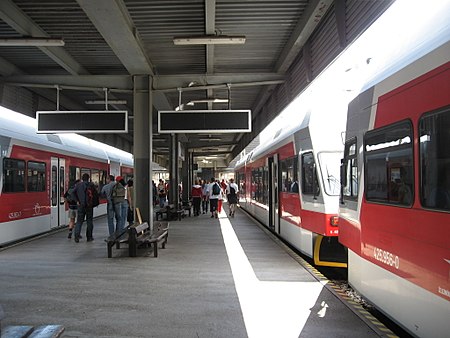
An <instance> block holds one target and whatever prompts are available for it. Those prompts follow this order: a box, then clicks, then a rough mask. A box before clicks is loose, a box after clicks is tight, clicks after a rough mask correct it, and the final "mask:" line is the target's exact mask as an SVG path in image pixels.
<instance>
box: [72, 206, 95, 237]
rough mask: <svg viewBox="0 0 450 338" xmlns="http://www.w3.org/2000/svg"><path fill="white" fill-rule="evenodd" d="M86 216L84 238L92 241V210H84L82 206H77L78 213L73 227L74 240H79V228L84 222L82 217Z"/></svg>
mask: <svg viewBox="0 0 450 338" xmlns="http://www.w3.org/2000/svg"><path fill="white" fill-rule="evenodd" d="M85 216H86V223H87V228H86V238H87V239H92V238H93V237H92V232H93V230H94V222H93V219H94V209H93V208H86V207H84V206H81V205H79V206H78V213H77V225H76V226H75V238H76V239H78V238H80V234H81V226H82V225H83V222H84V217H85Z"/></svg>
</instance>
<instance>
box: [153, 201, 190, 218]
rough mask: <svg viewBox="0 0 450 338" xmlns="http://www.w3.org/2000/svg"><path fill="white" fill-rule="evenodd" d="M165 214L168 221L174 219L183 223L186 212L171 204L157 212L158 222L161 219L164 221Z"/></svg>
mask: <svg viewBox="0 0 450 338" xmlns="http://www.w3.org/2000/svg"><path fill="white" fill-rule="evenodd" d="M164 214H166V219H167V220H168V221H171V220H173V219H178V220H179V221H181V217H182V216H183V214H184V210H178V209H177V208H175V205H173V204H169V205H167V206H165V207H163V208H159V209H158V210H156V212H155V219H156V220H158V219H159V217H161V220H162V219H164Z"/></svg>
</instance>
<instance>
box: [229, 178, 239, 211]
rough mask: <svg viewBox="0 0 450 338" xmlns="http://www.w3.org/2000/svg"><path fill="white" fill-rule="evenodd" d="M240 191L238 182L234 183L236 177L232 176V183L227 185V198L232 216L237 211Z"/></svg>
mask: <svg viewBox="0 0 450 338" xmlns="http://www.w3.org/2000/svg"><path fill="white" fill-rule="evenodd" d="M238 193H239V188H238V186H237V184H236V183H234V179H233V178H230V184H228V186H227V199H228V204H229V206H230V216H231V217H234V213H235V211H236V205H237V202H238Z"/></svg>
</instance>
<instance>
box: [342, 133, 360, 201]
mask: <svg viewBox="0 0 450 338" xmlns="http://www.w3.org/2000/svg"><path fill="white" fill-rule="evenodd" d="M341 182H342V187H343V191H342V193H343V195H344V196H345V197H346V198H350V199H356V198H357V197H358V185H359V184H358V157H357V153H356V138H353V139H351V140H349V141H347V142H346V143H345V148H344V160H343V172H342V173H341Z"/></svg>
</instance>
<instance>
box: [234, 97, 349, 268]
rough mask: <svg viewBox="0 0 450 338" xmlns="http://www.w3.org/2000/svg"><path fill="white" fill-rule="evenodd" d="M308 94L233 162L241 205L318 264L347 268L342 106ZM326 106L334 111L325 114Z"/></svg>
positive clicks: (296, 102) (286, 111) (290, 106)
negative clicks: (341, 207)
mask: <svg viewBox="0 0 450 338" xmlns="http://www.w3.org/2000/svg"><path fill="white" fill-rule="evenodd" d="M307 96H310V97H312V96H314V93H313V91H310V92H306V93H304V95H302V96H301V97H299V98H297V99H296V100H294V101H293V102H292V103H291V104H290V105H289V106H288V107H287V108H286V110H285V112H284V116H285V117H283V119H281V124H280V125H279V129H278V130H275V131H274V132H273V135H272V136H270V137H268V138H267V140H266V141H264V142H261V143H260V145H259V146H258V147H256V148H255V149H253V150H252V151H251V152H250V153H249V154H247V156H245V157H243V158H242V159H241V160H240V161H238V163H237V164H236V168H235V179H236V182H237V183H238V185H239V190H240V200H239V205H240V207H241V208H242V209H245V210H246V211H247V212H249V213H250V214H251V215H252V216H254V217H255V218H256V219H258V220H259V221H260V222H261V223H262V224H264V225H265V226H266V227H268V228H269V229H270V230H272V231H273V232H274V233H276V234H277V235H278V236H280V237H281V238H283V239H284V240H285V241H287V242H289V244H290V245H292V246H293V247H295V248H296V249H297V250H299V251H300V252H302V253H303V254H305V255H307V256H308V257H310V258H312V259H314V263H315V264H316V265H322V266H333V267H346V265H347V264H346V260H347V257H346V251H345V248H344V247H343V246H342V245H341V244H340V243H339V242H338V235H339V227H338V202H339V194H340V187H341V185H340V182H339V170H340V169H339V167H340V159H341V158H342V156H343V150H344V146H343V139H342V132H343V131H344V129H345V111H346V110H345V107H344V106H342V108H341V109H335V108H336V106H337V105H338V104H337V102H333V105H334V107H330V106H327V105H326V104H324V103H327V102H326V101H321V102H320V101H316V102H315V103H311V104H309V103H304V102H311V100H308V99H307V98H306V97H307ZM328 109H333V114H332V116H330V117H329V118H327V119H324V118H323V115H322V112H324V111H327V110H328ZM289 111H290V112H289ZM286 116H291V118H287V117H286Z"/></svg>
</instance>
